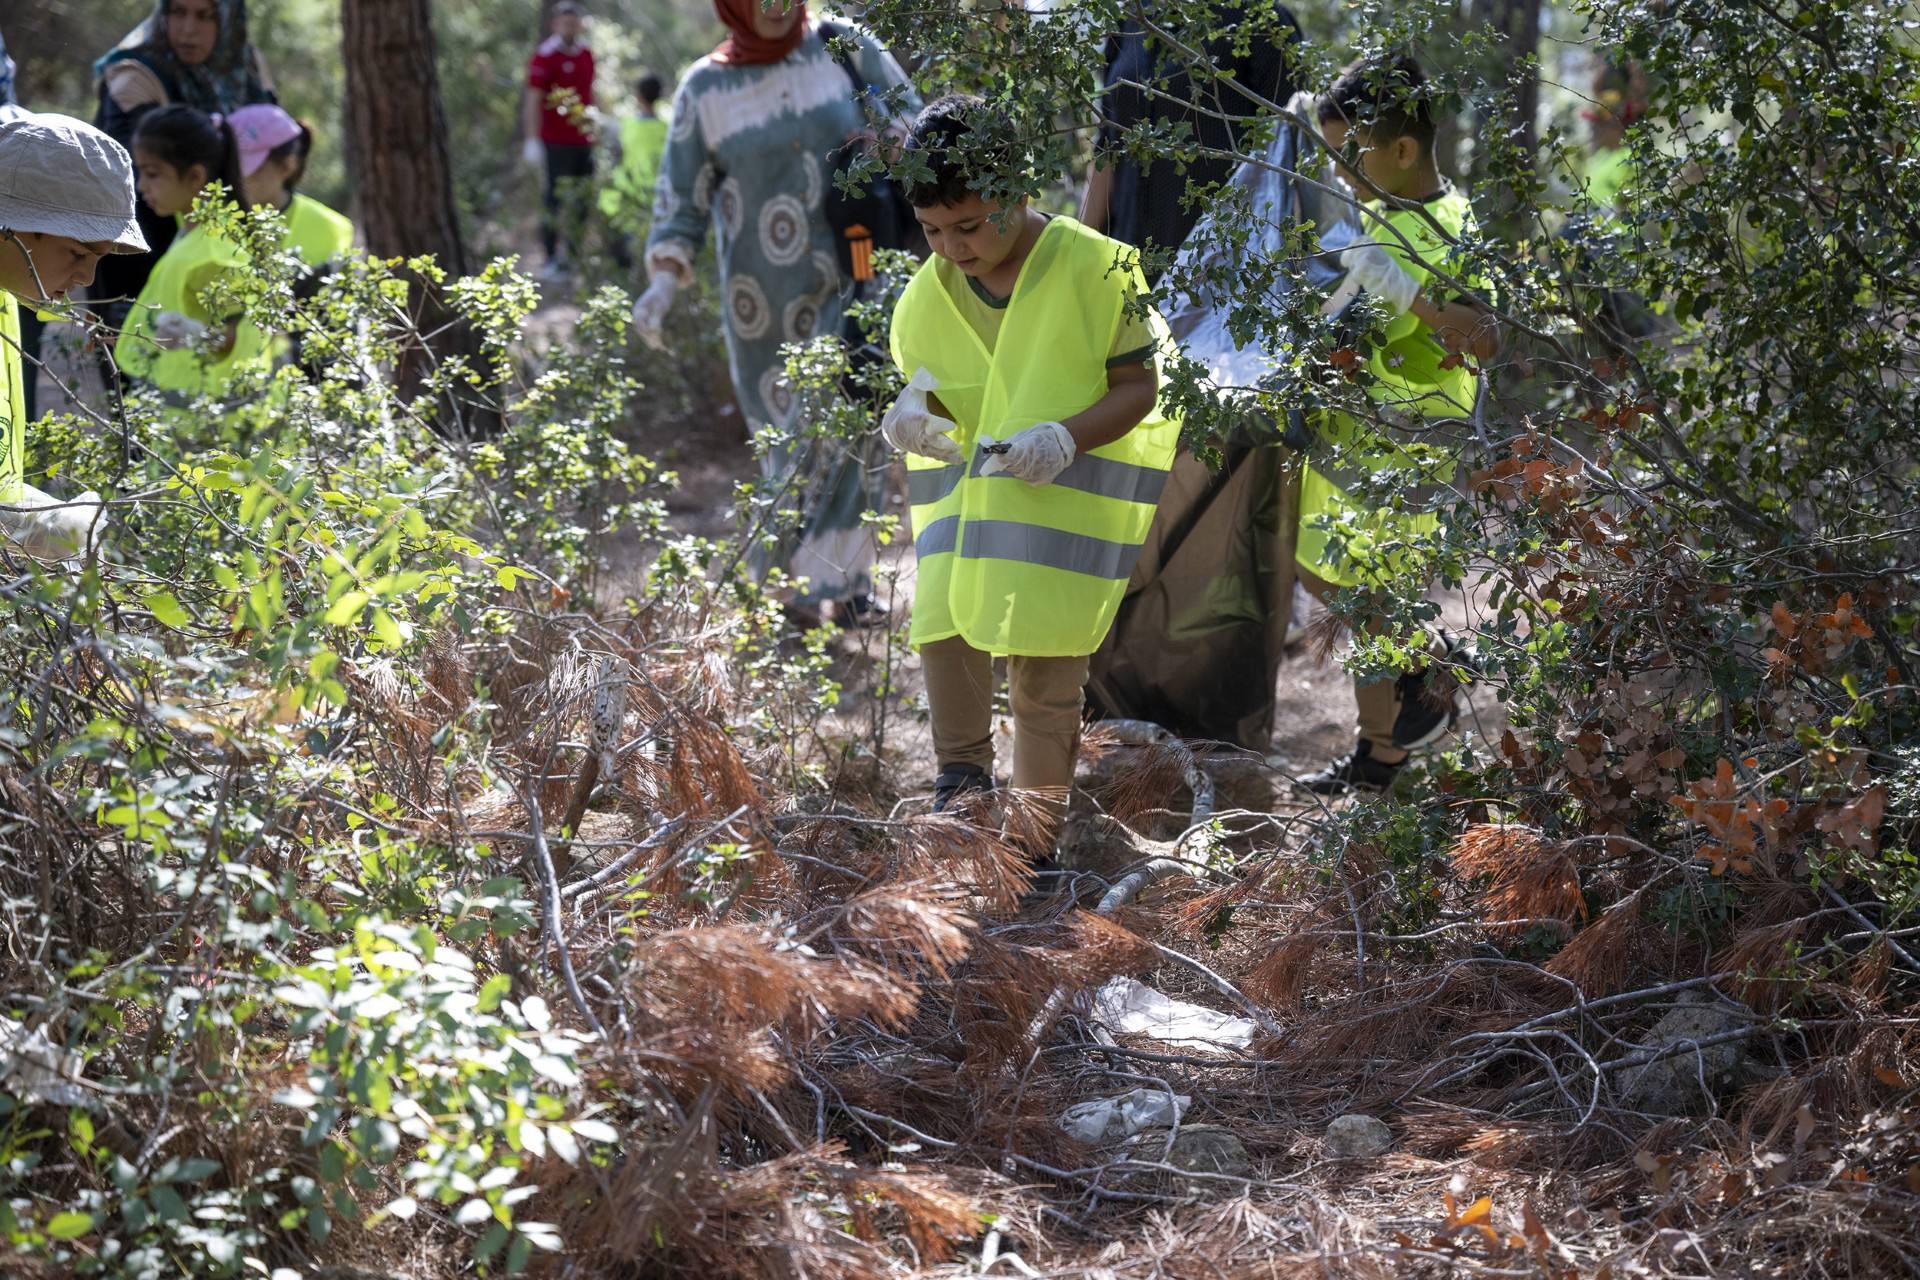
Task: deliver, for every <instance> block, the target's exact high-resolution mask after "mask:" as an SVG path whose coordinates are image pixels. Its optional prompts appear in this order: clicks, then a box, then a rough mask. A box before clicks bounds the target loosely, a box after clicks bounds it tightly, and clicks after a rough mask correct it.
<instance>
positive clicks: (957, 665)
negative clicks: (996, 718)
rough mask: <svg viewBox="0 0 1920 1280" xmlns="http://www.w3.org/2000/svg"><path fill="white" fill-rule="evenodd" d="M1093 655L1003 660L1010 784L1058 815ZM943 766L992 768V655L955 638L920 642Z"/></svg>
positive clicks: (1076, 748) (1077, 744)
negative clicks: (1010, 746) (1009, 725)
mask: <svg viewBox="0 0 1920 1280" xmlns="http://www.w3.org/2000/svg"><path fill="white" fill-rule="evenodd" d="M1090 657H1091V655H1088V654H1082V655H1081V656H1079V657H1074V658H1022V657H1012V658H1008V659H1007V698H1008V701H1009V702H1010V703H1011V704H1012V706H1013V786H1014V788H1015V789H1016V790H1019V791H1030V792H1037V793H1039V796H1038V798H1039V799H1040V802H1041V804H1042V805H1043V806H1044V807H1045V808H1047V809H1050V810H1052V811H1053V813H1054V815H1055V821H1056V823H1057V821H1058V819H1059V818H1060V817H1062V816H1064V815H1065V813H1066V809H1067V792H1068V790H1069V789H1070V788H1072V786H1073V759H1074V755H1075V753H1076V752H1078V751H1079V749H1080V712H1081V688H1082V686H1084V685H1085V684H1086V683H1087V662H1088V660H1089V658H1090ZM920 669H921V672H922V674H923V675H924V676H925V678H926V682H927V711H928V713H929V715H930V717H931V719H932V721H933V751H934V756H935V758H936V759H937V760H938V761H939V765H940V768H942V769H945V768H946V767H947V766H948V765H954V764H974V765H979V766H980V767H981V768H982V769H984V770H986V771H987V773H988V774H989V775H991V774H992V773H993V693H994V677H993V655H992V654H990V653H986V652H983V651H982V650H979V649H976V648H974V647H973V646H972V645H970V644H968V643H967V642H966V641H965V640H964V639H962V638H961V637H959V636H949V637H947V638H946V639H945V640H935V641H933V642H932V643H930V644H924V645H921V646H920Z"/></svg>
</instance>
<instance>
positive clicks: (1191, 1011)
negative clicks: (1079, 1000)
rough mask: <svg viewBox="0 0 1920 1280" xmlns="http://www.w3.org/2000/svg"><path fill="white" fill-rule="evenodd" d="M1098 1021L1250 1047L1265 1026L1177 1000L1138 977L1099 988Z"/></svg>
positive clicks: (1126, 1029)
mask: <svg viewBox="0 0 1920 1280" xmlns="http://www.w3.org/2000/svg"><path fill="white" fill-rule="evenodd" d="M1093 1020H1094V1021H1095V1022H1098V1023H1100V1024H1101V1025H1102V1026H1104V1027H1106V1029H1107V1030H1109V1031H1112V1032H1114V1033H1116V1034H1126V1035H1145V1036H1152V1037H1153V1038H1154V1039H1155V1040H1164V1041H1166V1042H1167V1043H1168V1044H1176V1045H1185V1046H1187V1047H1189V1048H1195V1049H1219V1050H1225V1049H1244V1048H1246V1047H1247V1046H1248V1045H1250V1044H1252V1043H1253V1036H1254V1032H1255V1031H1257V1030H1258V1029H1259V1028H1257V1027H1255V1026H1254V1025H1253V1023H1252V1021H1251V1020H1249V1019H1247V1018H1236V1017H1233V1016H1232V1015H1230V1014H1225V1013H1221V1012H1219V1011H1218V1010H1217V1009H1208V1008H1206V1007H1205V1006H1203V1005H1197V1004H1188V1003H1187V1002H1186V1001H1184V1000H1175V999H1173V998H1172V997H1170V996H1167V995H1164V994H1162V993H1161V992H1159V991H1156V990H1154V989H1153V988H1152V987H1150V986H1148V985H1147V984H1146V983H1144V982H1136V981H1134V980H1133V979H1132V978H1115V979H1114V980H1113V981H1111V982H1109V983H1107V985H1106V986H1104V987H1101V988H1100V990H1098V991H1096V992H1095V993H1094V996H1093Z"/></svg>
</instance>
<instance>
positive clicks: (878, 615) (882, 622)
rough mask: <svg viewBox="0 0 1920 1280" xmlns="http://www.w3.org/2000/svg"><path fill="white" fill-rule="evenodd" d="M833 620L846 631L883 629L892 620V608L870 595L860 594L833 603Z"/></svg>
mask: <svg viewBox="0 0 1920 1280" xmlns="http://www.w3.org/2000/svg"><path fill="white" fill-rule="evenodd" d="M833 620H834V622H835V623H836V624H838V625H839V626H840V627H841V629H842V630H846V631H884V630H885V629H886V627H887V624H888V623H890V622H892V621H893V610H891V609H889V608H887V606H885V605H884V604H881V603H880V602H879V601H878V600H875V599H874V598H873V597H872V596H871V595H860V596H855V597H854V598H853V599H851V600H842V601H840V602H839V603H838V604H836V605H834V606H833Z"/></svg>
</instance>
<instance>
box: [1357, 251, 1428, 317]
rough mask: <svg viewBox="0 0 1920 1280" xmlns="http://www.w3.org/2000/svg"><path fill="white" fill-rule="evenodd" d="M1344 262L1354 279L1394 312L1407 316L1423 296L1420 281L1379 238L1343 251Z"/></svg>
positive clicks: (1397, 314)
mask: <svg viewBox="0 0 1920 1280" xmlns="http://www.w3.org/2000/svg"><path fill="white" fill-rule="evenodd" d="M1340 265H1341V266H1343V267H1345V268H1346V269H1347V275H1348V276H1349V277H1350V278H1351V279H1352V280H1353V282H1354V283H1355V284H1357V285H1359V286H1360V287H1361V288H1362V289H1365V290H1366V291H1367V292H1368V293H1370V294H1372V295H1373V296H1374V297H1376V298H1378V299H1380V301H1382V302H1384V303H1386V304H1387V307H1388V309H1389V310H1391V311H1392V312H1393V314H1394V315H1396V316H1399V315H1405V314H1406V312H1407V308H1409V307H1411V306H1412V305H1413V300H1414V299H1415V298H1417V297H1419V296H1420V282H1419V281H1418V280H1415V279H1414V278H1413V277H1412V276H1410V275H1408V274H1407V271H1406V268H1404V267H1402V266H1401V265H1400V264H1399V263H1398V262H1396V261H1394V258H1393V255H1392V254H1390V253H1388V252H1387V250H1386V247H1385V246H1384V245H1382V244H1381V243H1380V242H1379V241H1377V240H1357V241H1355V242H1354V243H1353V244H1350V245H1348V246H1347V247H1346V248H1345V249H1343V250H1341V251H1340Z"/></svg>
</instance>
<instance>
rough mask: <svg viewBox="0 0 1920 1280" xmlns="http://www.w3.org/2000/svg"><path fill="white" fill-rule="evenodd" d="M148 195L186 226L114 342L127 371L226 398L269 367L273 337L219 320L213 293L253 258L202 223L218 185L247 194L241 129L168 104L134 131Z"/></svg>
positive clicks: (237, 319)
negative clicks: (245, 376)
mask: <svg viewBox="0 0 1920 1280" xmlns="http://www.w3.org/2000/svg"><path fill="white" fill-rule="evenodd" d="M133 165H134V173H135V175H136V178H137V182H138V185H139V188H140V194H141V195H142V196H143V197H145V199H146V201H147V204H148V205H150V206H151V207H152V208H153V210H154V211H155V212H156V213H159V214H161V215H163V216H170V217H173V218H176V219H178V220H179V224H180V228H181V234H179V235H178V236H176V237H175V238H174V240H173V243H172V244H170V245H168V246H167V251H166V252H165V253H164V254H162V255H161V256H160V260H159V261H158V262H157V263H155V264H154V268H153V274H152V275H151V276H149V277H148V278H147V283H146V285H145V286H144V287H143V288H142V289H141V290H140V299H139V301H137V302H136V303H134V305H133V310H132V311H131V312H129V313H128V315H127V321H126V324H125V325H124V326H122V328H121V330H120V337H119V340H118V342H117V343H116V344H115V346H114V360H115V362H116V363H118V364H119V366H120V368H121V369H122V370H123V371H124V372H126V373H127V374H129V375H131V376H133V377H135V378H138V379H141V380H143V381H145V382H149V383H152V384H153V385H154V386H157V387H160V388H161V389H163V390H166V391H170V392H177V393H181V394H183V395H187V396H191V395H219V394H221V393H222V392H224V391H225V390H226V389H227V387H228V386H229V385H230V384H231V383H232V382H233V381H234V379H235V378H236V376H238V375H239V374H241V373H243V372H246V371H248V370H250V369H252V368H255V367H259V368H270V367H271V366H272V362H273V352H272V350H271V348H270V346H269V345H268V343H267V340H266V337H265V335H263V334H262V333H261V332H260V330H259V329H258V328H256V327H255V326H253V325H250V324H248V323H247V322H246V320H245V319H244V317H242V316H241V315H240V314H239V312H237V311H233V312H231V313H225V312H224V309H223V313H222V314H214V312H213V311H211V310H210V309H209V307H210V299H209V298H208V297H207V294H208V290H209V289H211V288H212V287H213V286H214V285H216V284H218V283H219V282H220V281H221V280H222V279H223V278H224V277H226V276H227V275H228V274H229V273H232V272H236V271H239V272H244V271H245V270H247V268H248V265H249V264H248V260H247V257H246V255H245V254H243V253H242V252H241V251H240V249H239V247H238V246H236V245H235V244H233V243H232V242H231V241H229V240H226V239H224V238H223V237H221V236H220V235H218V234H217V233H216V232H214V231H212V230H211V229H209V228H207V227H206V226H204V225H202V224H201V223H199V222H197V221H195V220H194V219H193V217H192V212H193V202H194V201H195V199H197V198H198V197H199V196H200V194H201V193H202V192H204V191H206V190H207V189H208V188H209V187H213V186H214V185H215V184H219V186H220V187H222V188H224V191H223V192H222V194H224V195H226V196H227V197H229V198H233V197H238V196H239V194H240V192H241V181H242V174H241V171H240V153H239V148H238V147H237V145H236V144H235V139H234V132H233V127H232V126H231V125H230V124H228V123H227V121H226V120H225V119H224V118H223V117H221V116H220V115H218V114H214V115H208V114H207V113H205V112H202V111H196V110H195V109H194V108H192V107H182V106H176V107H161V108H159V109H157V110H155V111H151V112H149V113H147V114H146V115H145V116H142V117H141V119H140V126H139V128H138V129H136V130H135V132H134V135H133Z"/></svg>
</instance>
